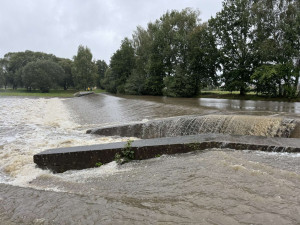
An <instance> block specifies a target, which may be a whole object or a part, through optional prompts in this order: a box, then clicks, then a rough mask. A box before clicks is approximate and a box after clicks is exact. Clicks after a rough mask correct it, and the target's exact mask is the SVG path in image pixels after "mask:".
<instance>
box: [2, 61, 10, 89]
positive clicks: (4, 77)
mask: <svg viewBox="0 0 300 225" xmlns="http://www.w3.org/2000/svg"><path fill="white" fill-rule="evenodd" d="M7 64H8V62H7V60H6V59H0V87H2V86H4V88H5V89H6V87H7V85H8V83H9V77H8V71H7Z"/></svg>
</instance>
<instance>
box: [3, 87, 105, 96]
mask: <svg viewBox="0 0 300 225" xmlns="http://www.w3.org/2000/svg"><path fill="white" fill-rule="evenodd" d="M76 92H78V90H75V89H70V90H50V91H49V92H48V93H41V92H40V90H32V91H27V90H26V89H25V88H20V89H17V90H13V89H3V88H1V89H0V96H24V97H41V98H52V97H58V98H72V97H74V94H75V93H76ZM93 92H95V93H103V92H105V91H104V90H102V89H95V90H93Z"/></svg>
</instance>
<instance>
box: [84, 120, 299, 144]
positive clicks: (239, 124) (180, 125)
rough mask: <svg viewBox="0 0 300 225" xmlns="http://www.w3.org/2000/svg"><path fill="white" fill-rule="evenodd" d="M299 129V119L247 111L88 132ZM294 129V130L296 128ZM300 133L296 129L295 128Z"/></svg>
mask: <svg viewBox="0 0 300 225" xmlns="http://www.w3.org/2000/svg"><path fill="white" fill-rule="evenodd" d="M296 128H297V129H299V121H297V120H294V119H288V118H282V117H267V116H249V115H206V116H181V117H172V118H167V119H158V120H152V121H147V122H144V123H142V122H141V123H134V124H127V125H120V126H113V127H104V128H100V129H94V130H90V131H88V133H93V134H100V135H109V136H114V135H116V136H127V137H130V136H132V137H138V138H142V139H148V138H160V137H174V136H183V135H194V134H202V133H220V134H231V135H252V136H264V137H290V136H291V134H292V133H293V135H294V136H295V135H296V137H298V136H297V135H298V134H295V132H293V131H294V130H295V129H296ZM296 133H297V132H296ZM298 133H299V132H298Z"/></svg>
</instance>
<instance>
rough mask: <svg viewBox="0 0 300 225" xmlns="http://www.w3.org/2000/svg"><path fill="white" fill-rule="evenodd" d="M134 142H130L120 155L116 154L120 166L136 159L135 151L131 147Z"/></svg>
mask: <svg viewBox="0 0 300 225" xmlns="http://www.w3.org/2000/svg"><path fill="white" fill-rule="evenodd" d="M132 142H133V140H128V141H127V142H126V144H125V146H124V148H123V149H122V151H121V152H120V153H116V155H115V161H116V162H117V163H118V164H124V163H128V162H130V161H131V160H133V159H134V150H133V149H132V147H131V144H132Z"/></svg>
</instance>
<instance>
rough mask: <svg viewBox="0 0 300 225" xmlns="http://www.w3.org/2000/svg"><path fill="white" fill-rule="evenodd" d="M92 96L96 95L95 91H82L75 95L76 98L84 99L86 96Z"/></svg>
mask: <svg viewBox="0 0 300 225" xmlns="http://www.w3.org/2000/svg"><path fill="white" fill-rule="evenodd" d="M91 94H95V93H94V92H93V91H80V92H76V93H75V94H74V97H82V96H85V95H91Z"/></svg>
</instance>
